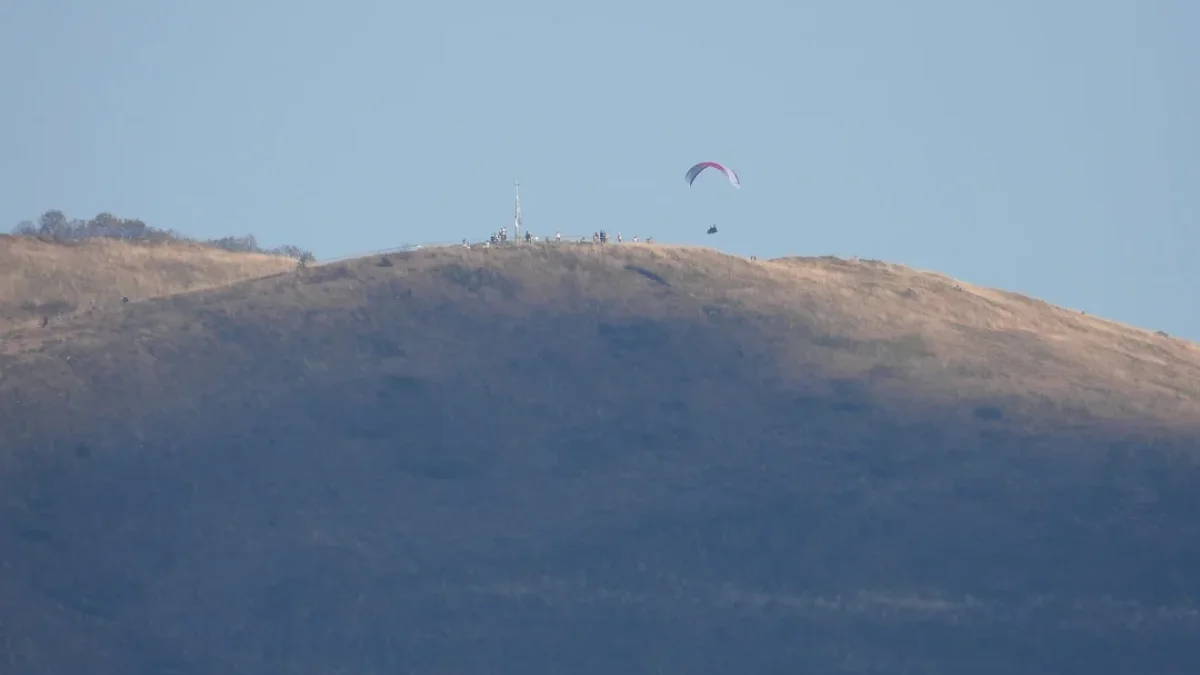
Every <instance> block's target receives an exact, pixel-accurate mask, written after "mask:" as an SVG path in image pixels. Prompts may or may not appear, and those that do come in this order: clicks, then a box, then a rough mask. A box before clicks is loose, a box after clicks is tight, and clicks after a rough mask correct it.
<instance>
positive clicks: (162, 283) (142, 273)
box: [0, 235, 296, 329]
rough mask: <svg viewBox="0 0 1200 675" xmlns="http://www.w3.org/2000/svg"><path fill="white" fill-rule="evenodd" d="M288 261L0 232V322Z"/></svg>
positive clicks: (275, 267)
mask: <svg viewBox="0 0 1200 675" xmlns="http://www.w3.org/2000/svg"><path fill="white" fill-rule="evenodd" d="M295 266H296V261H295V260H294V259H291V258H286V257H283V256H277V255H266V254H262V253H240V252H236V253H235V252H231V251H225V250H221V249H219V248H214V247H211V246H204V245H200V244H191V243H181V242H171V243H155V244H130V243H126V242H121V241H114V240H111V239H103V238H96V239H90V240H86V241H81V242H73V243H71V244H63V243H57V242H48V241H41V240H39V239H35V238H32V237H12V236H7V235H0V329H5V328H11V327H12V326H14V325H17V324H21V323H24V322H37V321H38V320H39V319H41V318H42V317H50V318H54V317H57V316H58V315H60V314H69V313H72V312H76V311H86V310H103V309H105V308H113V307H117V306H119V305H120V304H121V298H122V297H123V296H124V297H128V298H130V299H131V300H141V299H144V298H148V297H159V296H164V295H170V294H172V293H179V292H182V291H189V290H195V289H201V288H210V287H213V286H220V285H224V284H228V283H232V282H235V281H244V280H246V279H250V278H254V277H261V276H265V275H267V274H272V273H275V272H282V271H285V270H290V269H292V268H294V267H295Z"/></svg>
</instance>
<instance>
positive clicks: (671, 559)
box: [0, 244, 1200, 675]
mask: <svg viewBox="0 0 1200 675" xmlns="http://www.w3.org/2000/svg"><path fill="white" fill-rule="evenodd" d="M40 335H41V338H40V340H39V342H38V344H36V345H34V344H25V345H23V346H21V347H19V348H13V349H10V350H9V353H7V354H5V355H0V448H2V452H3V455H2V456H0V458H2V459H3V460H4V461H3V465H2V466H3V468H2V469H0V494H3V495H4V498H3V500H2V501H0V520H2V521H3V522H6V523H8V524H9V527H8V528H7V529H0V550H3V551H6V552H8V553H6V554H5V556H4V558H3V563H4V564H3V566H2V567H0V582H3V583H0V632H3V633H4V635H3V637H4V638H5V639H0V668H2V666H3V664H5V663H7V664H8V666H9V667H8V669H7V670H5V672H11V673H13V674H14V675H26V674H27V673H28V674H33V673H39V674H41V673H58V672H69V668H70V667H71V666H75V667H77V668H78V667H84V666H83V665H80V664H84V660H83V659H84V657H83V655H85V654H87V653H88V652H89V651H94V652H96V653H98V654H101V658H102V662H103V663H104V664H108V665H107V666H97V665H95V664H94V663H93V664H87V665H89V666H90V667H91V670H90V671H89V672H100V671H98V670H97V668H101V669H103V668H104V667H107V668H109V669H110V670H111V672H121V673H136V672H147V673H149V672H155V673H158V672H172V673H181V674H185V675H202V674H203V675H207V674H209V673H223V672H273V673H281V674H285V675H286V674H295V675H307V674H309V673H326V672H338V669H341V670H342V671H345V672H389V673H390V672H438V673H473V672H493V673H502V674H508V673H513V674H515V673H522V675H525V674H527V673H557V672H573V673H580V674H581V675H590V674H595V675H600V674H601V673H613V672H688V673H714V674H715V673H729V672H747V673H751V672H762V673H766V672H845V673H910V672H922V673H931V674H937V673H954V672H975V673H981V674H985V675H986V674H992V673H995V674H997V675H998V674H999V673H1009V672H1023V673H1028V674H1030V675H1037V674H1049V673H1062V672H1094V673H1125V672H1197V669H1200V658H1198V657H1196V656H1195V654H1194V650H1190V647H1191V644H1192V636H1194V635H1195V634H1196V632H1197V631H1200V610H1198V608H1200V577H1197V576H1196V575H1195V574H1194V573H1192V571H1193V570H1194V569H1196V568H1197V567H1198V566H1200V516H1198V515H1197V514H1200V496H1197V493H1196V490H1195V487H1194V486H1195V484H1196V481H1198V480H1200V463H1198V460H1197V457H1198V455H1197V448H1198V447H1200V446H1198V444H1197V439H1196V430H1197V429H1196V427H1197V424H1198V423H1200V386H1198V385H1197V382H1200V350H1198V349H1197V347H1196V346H1195V345H1193V344H1190V343H1187V342H1185V341H1181V340H1176V339H1171V338H1166V337H1162V336H1158V335H1155V334H1153V333H1150V332H1148V331H1142V330H1140V329H1136V328H1132V327H1128V326H1123V325H1120V324H1117V323H1113V322H1108V321H1104V320H1101V319H1098V318H1095V317H1091V316H1084V315H1082V314H1080V313H1078V312H1073V311H1070V310H1066V309H1062V308H1058V307H1054V306H1051V305H1048V304H1046V303H1043V302H1041V301H1038V300H1034V299H1030V298H1026V297H1023V296H1019V295H1014V294H1010V293H1005V292H1002V291H997V290H993V289H986V288H979V287H975V286H972V285H970V284H967V283H965V282H959V281H955V280H952V279H948V278H946V277H943V276H940V275H937V274H932V273H926V272H919V271H916V270H912V269H908V268H904V267H900V266H896V265H889V264H884V263H877V262H871V261H848V260H839V259H783V260H775V261H757V262H755V261H749V260H745V259H741V258H737V257H733V256H728V255H723V254H720V253H718V252H715V251H712V250H708V249H700V248H685V247H670V246H659V245H655V246H645V245H630V244H622V245H620V246H605V247H600V246H593V245H586V244H584V245H575V244H571V245H563V246H553V245H547V246H529V247H512V248H505V249H487V250H484V249H470V250H467V249H458V248H452V249H436V250H424V251H418V252H412V253H405V254H397V255H391V256H386V257H383V258H380V257H370V258H364V259H360V260H353V261H348V262H339V263H333V264H328V265H321V266H316V267H313V268H309V269H306V270H299V271H294V272H290V273H287V274H277V275H273V276H269V277H267V278H259V279H252V280H247V281H242V282H239V283H233V284H229V285H222V286H216V287H213V288H209V289H207V290H200V291H195V292H190V293H186V294H179V295H164V296H163V297H157V298H153V299H149V300H147V301H145V302H138V303H130V304H129V305H127V306H123V307H118V308H115V309H113V310H112V311H106V312H97V313H93V314H92V315H86V314H76V315H73V316H71V317H68V318H67V319H66V320H64V321H63V322H61V323H56V324H52V325H50V326H48V327H46V329H45V330H44V331H42V332H41V333H40ZM4 607H8V608H12V609H9V610H7V611H6V610H5V609H3V608H4ZM1189 650H1190V651H1189ZM56 659H57V660H56ZM139 669H140V670H139Z"/></svg>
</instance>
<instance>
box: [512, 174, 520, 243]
mask: <svg viewBox="0 0 1200 675" xmlns="http://www.w3.org/2000/svg"><path fill="white" fill-rule="evenodd" d="M514 188H515V191H516V208H515V209H514V211H513V241H514V242H516V243H518V244H519V243H521V181H517V182H516V183H515V185H514Z"/></svg>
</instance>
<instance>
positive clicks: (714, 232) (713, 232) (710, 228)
mask: <svg viewBox="0 0 1200 675" xmlns="http://www.w3.org/2000/svg"><path fill="white" fill-rule="evenodd" d="M708 233H709V234H716V233H717V226H716V225H713V226H711V227H709V228H708Z"/></svg>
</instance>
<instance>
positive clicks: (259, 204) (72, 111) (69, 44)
mask: <svg viewBox="0 0 1200 675" xmlns="http://www.w3.org/2000/svg"><path fill="white" fill-rule="evenodd" d="M1197 26H1200V2H1195V1H1194V0H1178V1H1176V2H1170V1H1163V2H1154V1H1153V0H1105V1H1104V2H1097V1H1094V0H1087V1H1085V0H1041V1H1040V2H1039V1H1034V0H1005V1H1004V2H1000V1H999V0H987V1H985V0H939V1H934V0H908V1H906V2H895V1H892V0H874V1H864V0H859V1H855V0H844V1H841V2H832V1H830V2H822V3H811V2H802V1H794V2H789V1H784V0H779V1H764V0H741V1H739V2H732V1H730V0H725V1H723V2H715V1H713V0H687V1H682V0H654V1H652V2H635V1H633V0H612V1H610V2H603V3H593V2H587V3H570V2H550V1H549V0H544V1H543V0H511V1H509V2H504V3H499V2H496V3H485V2H479V1H478V0H470V1H465V2H446V3H436V2H396V1H395V0H389V1H384V0H378V1H375V0H371V1H368V0H343V1H342V2H337V3H335V2H315V1H312V0H287V1H283V0H253V1H247V0H240V1H233V0H205V1H204V2H198V1H194V0H174V1H168V0H105V1H104V2H98V1H94V0H88V1H84V0H42V1H40V2H20V1H16V0H14V1H12V2H6V3H3V5H2V6H0V85H2V88H0V91H3V92H4V105H3V107H2V108H0V130H2V132H3V136H0V138H3V144H2V145H0V226H3V227H4V228H5V229H7V228H10V227H12V226H13V225H15V224H16V223H17V222H18V221H20V220H24V219H32V218H35V217H36V216H37V215H38V214H40V213H41V212H42V211H44V210H46V209H48V208H60V209H62V210H64V211H65V212H67V214H68V215H69V216H72V217H90V216H93V215H95V214H96V213H99V212H101V211H109V212H112V213H115V214H117V215H120V216H125V217H138V218H142V219H143V220H145V221H147V222H148V223H150V224H152V225H156V226H159V227H170V228H175V229H178V230H181V231H184V232H186V233H188V234H191V235H193V236H200V237H215V236H221V235H226V234H246V233H253V234H255V235H256V236H257V237H258V239H259V242H260V243H261V244H264V245H278V244H284V243H294V244H297V245H300V246H302V247H305V248H309V249H311V250H313V251H314V253H316V255H317V256H318V258H325V257H334V256H341V255H347V254H352V253H356V252H365V251H369V250H374V249H380V248H386V247H390V246H396V245H400V244H404V243H417V242H423V241H425V242H431V241H456V240H458V239H461V238H462V237H471V238H482V237H485V236H486V235H487V234H488V233H489V232H491V231H492V230H494V229H497V228H499V227H500V226H502V225H505V224H507V223H508V222H509V221H510V220H511V216H512V191H513V181H514V180H516V179H519V180H520V181H521V185H522V205H523V211H524V218H525V224H526V226H527V227H528V228H530V229H531V230H533V231H534V232H535V233H546V232H553V231H554V230H556V229H562V230H563V231H564V232H566V233H579V234H590V233H591V232H592V231H593V230H595V229H598V228H600V227H606V228H607V229H609V230H611V231H617V230H620V231H621V232H622V233H624V234H625V235H626V236H627V237H629V236H632V235H634V234H638V235H640V236H642V237H646V236H655V237H656V238H658V239H660V240H663V241H673V242H681V243H699V244H708V245H715V246H718V247H720V248H722V249H723V250H726V251H730V252H735V253H742V254H756V255H758V256H760V257H774V256H781V255H824V254H834V255H841V256H854V255H857V256H861V257H869V258H879V259H885V260H889V261H893V262H898V263H902V264H907V265H913V266H916V267H920V268H925V269H935V270H938V271H941V272H945V273H947V274H951V275H954V276H957V277H960V278H963V279H966V280H968V281H971V282H975V283H981V284H986V285H992V286H999V287H1003V288H1007V289H1010V290H1015V291H1018V292H1023V293H1028V294H1031V295H1035V296H1038V297H1042V298H1044V299H1047V300H1049V301H1051V302H1055V303H1059V304H1065V305H1068V306H1072V307H1078V308H1081V309H1084V310H1086V311H1089V312H1091V313H1095V314H1100V315H1104V316H1108V317H1111V318H1116V319H1119V320H1123V321H1127V322H1131V323H1135V324H1139V325H1142V326H1145V327H1148V328H1154V329H1164V330H1167V331H1169V332H1171V333H1173V334H1181V335H1185V336H1189V337H1192V338H1200V310H1197V305H1196V303H1195V301H1194V300H1193V297H1192V291H1193V287H1194V286H1195V279H1194V276H1193V271H1194V270H1195V269H1196V267H1197V263H1196V261H1197V259H1198V258H1197V253H1196V251H1195V249H1196V248H1197V246H1198V245H1200V235H1198V234H1197V232H1198V231H1200V229H1198V228H1200V124H1198V122H1197V119H1198V115H1197V113H1198V112H1200V111H1198V107H1200V106H1198V103H1200V87H1198V84H1200V80H1198V79H1197V73H1200V44H1198V43H1197V42H1196V37H1195V34H1196V28H1197ZM701 160H716V161H720V162H724V163H727V164H728V165H730V166H732V167H734V168H735V169H737V170H738V171H739V173H740V174H741V177H742V181H743V188H742V189H741V190H734V189H733V188H732V186H730V185H729V184H728V183H727V182H725V181H724V179H723V177H721V176H720V175H719V174H715V173H708V172H706V173H705V174H703V175H701V177H700V178H699V179H698V180H697V181H696V183H695V185H694V186H692V187H691V188H688V187H687V186H686V184H685V183H684V180H683V174H684V172H685V171H686V170H687V168H688V166H690V165H691V164H692V163H694V162H698V161H701ZM714 222H715V223H717V224H718V225H719V226H720V228H721V231H720V233H719V234H718V235H716V236H714V237H707V236H705V235H704V230H705V228H706V227H707V226H708V225H709V224H710V223H714Z"/></svg>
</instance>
